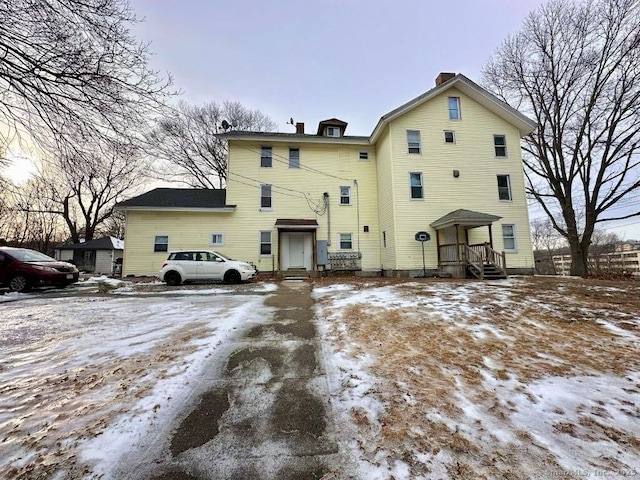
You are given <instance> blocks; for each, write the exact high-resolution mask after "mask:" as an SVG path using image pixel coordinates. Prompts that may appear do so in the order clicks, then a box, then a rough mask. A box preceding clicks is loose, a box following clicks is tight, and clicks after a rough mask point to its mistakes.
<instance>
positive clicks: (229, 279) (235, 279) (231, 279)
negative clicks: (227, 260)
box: [224, 270, 242, 283]
mask: <svg viewBox="0 0 640 480" xmlns="http://www.w3.org/2000/svg"><path fill="white" fill-rule="evenodd" d="M241 278H242V277H240V272H238V271H237V270H229V271H228V272H227V273H225V274H224V281H225V283H240V280H241Z"/></svg>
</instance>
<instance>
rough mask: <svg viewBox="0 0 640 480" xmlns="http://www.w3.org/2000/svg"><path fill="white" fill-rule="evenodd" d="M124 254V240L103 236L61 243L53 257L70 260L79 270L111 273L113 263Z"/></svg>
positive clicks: (113, 267) (112, 271)
mask: <svg viewBox="0 0 640 480" xmlns="http://www.w3.org/2000/svg"><path fill="white" fill-rule="evenodd" d="M123 255H124V241H123V240H120V239H119V238H115V237H103V238H97V239H95V240H89V241H87V242H80V243H73V244H71V245H62V246H60V247H58V248H56V249H55V258H56V259H57V260H62V261H70V262H72V263H73V264H75V265H76V266H77V267H78V269H79V270H80V271H81V272H90V273H97V274H103V275H113V274H114V270H115V268H116V267H115V264H116V261H117V260H118V259H121V258H122V257H123Z"/></svg>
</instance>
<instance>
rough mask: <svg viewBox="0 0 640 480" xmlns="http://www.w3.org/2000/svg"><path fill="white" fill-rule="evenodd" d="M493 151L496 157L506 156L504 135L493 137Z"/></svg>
mask: <svg viewBox="0 0 640 480" xmlns="http://www.w3.org/2000/svg"><path fill="white" fill-rule="evenodd" d="M493 149H494V150H495V152H496V157H506V156H507V140H506V138H505V136H504V135H494V136H493Z"/></svg>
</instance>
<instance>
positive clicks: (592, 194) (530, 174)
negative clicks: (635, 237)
mask: <svg viewBox="0 0 640 480" xmlns="http://www.w3.org/2000/svg"><path fill="white" fill-rule="evenodd" d="M638 25H640V4H639V3H638V1H637V0H585V1H576V0H552V1H551V2H549V3H547V4H546V5H544V6H542V7H541V8H540V9H538V10H536V11H534V12H532V13H531V14H529V16H528V17H527V19H526V21H525V22H524V25H523V27H522V29H521V31H520V32H519V33H517V34H516V35H514V36H511V37H509V38H507V40H505V41H504V42H503V44H502V45H501V46H500V47H499V49H498V50H497V52H496V54H495V55H494V57H493V58H492V59H491V60H490V61H489V62H488V64H487V65H486V66H485V68H484V72H483V77H484V84H485V85H486V86H487V87H488V88H489V89H491V90H492V91H493V92H494V93H495V94H496V95H498V96H499V97H501V98H502V99H504V100H505V101H506V102H507V103H509V104H511V105H512V106H514V107H515V108H518V109H520V110H521V111H524V112H527V113H528V114H530V115H531V116H533V117H534V118H535V119H536V120H537V122H538V129H537V130H536V131H534V132H533V133H532V134H531V135H530V136H528V137H527V138H525V139H524V145H523V150H524V162H525V174H526V177H527V180H528V193H529V194H530V195H531V196H532V198H534V199H535V200H537V202H539V204H540V205H541V206H542V208H543V210H544V211H545V212H546V214H547V215H548V217H549V219H550V221H551V222H552V224H553V226H554V228H555V229H556V230H557V231H558V232H560V233H561V234H562V235H563V236H564V237H565V238H566V239H567V242H568V243H569V246H570V250H571V258H572V261H571V275H583V276H584V275H586V274H587V272H588V262H587V256H588V253H589V245H590V243H591V239H592V235H593V232H594V229H595V228H596V226H597V225H598V224H599V223H601V222H605V221H610V220H620V219H624V218H630V217H634V216H638V215H640V212H639V211H637V210H633V209H630V210H629V211H627V212H625V213H622V214H620V213H618V214H616V213H612V209H613V207H615V206H616V205H619V204H620V201H621V200H623V199H625V198H628V197H629V196H631V195H634V194H636V193H637V192H638V191H640V175H639V165H640V29H638ZM555 212H561V217H562V219H560V217H559V216H558V217H556V215H554V213H555Z"/></svg>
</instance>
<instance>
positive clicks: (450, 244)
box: [431, 209, 507, 280]
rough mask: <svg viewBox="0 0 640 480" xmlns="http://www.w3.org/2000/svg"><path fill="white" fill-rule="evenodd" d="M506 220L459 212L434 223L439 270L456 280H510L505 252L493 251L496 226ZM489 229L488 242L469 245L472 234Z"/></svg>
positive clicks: (448, 214)
mask: <svg viewBox="0 0 640 480" xmlns="http://www.w3.org/2000/svg"><path fill="white" fill-rule="evenodd" d="M500 218H502V217H498V216H496V215H490V214H487V213H481V212H474V211H472V210H464V209H460V210H455V211H453V212H450V213H447V214H446V215H445V216H443V217H441V218H439V219H438V220H436V221H435V222H433V223H431V226H432V227H433V228H434V229H435V230H436V244H437V248H438V269H439V270H440V271H441V272H444V273H447V274H450V275H452V276H453V277H455V278H466V277H467V276H468V275H469V274H470V275H472V276H473V277H476V278H479V279H480V280H484V279H490V278H491V279H494V278H495V279H498V278H506V277H507V270H506V268H507V265H506V259H505V254H504V252H501V253H500V252H497V251H496V250H494V248H493V231H492V224H493V223H494V222H496V221H498V220H500ZM476 228H486V229H487V230H488V241H484V242H481V243H470V242H469V230H472V229H476Z"/></svg>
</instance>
